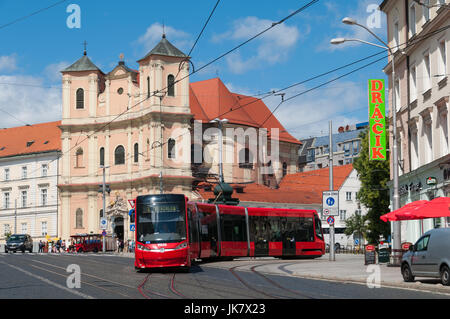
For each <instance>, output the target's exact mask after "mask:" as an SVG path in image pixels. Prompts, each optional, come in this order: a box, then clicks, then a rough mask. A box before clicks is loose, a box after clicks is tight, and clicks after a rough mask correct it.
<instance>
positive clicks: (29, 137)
mask: <svg viewBox="0 0 450 319" xmlns="http://www.w3.org/2000/svg"><path fill="white" fill-rule="evenodd" d="M59 125H61V121H58V122H49V123H43V124H35V125H31V126H21V127H13V128H8V129H2V130H0V158H2V157H10V156H15V155H25V154H34V153H40V152H49V151H60V150H61V130H60V129H59V127H58V126H59Z"/></svg>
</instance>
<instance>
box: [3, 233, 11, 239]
mask: <svg viewBox="0 0 450 319" xmlns="http://www.w3.org/2000/svg"><path fill="white" fill-rule="evenodd" d="M5 236H6V240H8V239H9V237H11V236H12V234H11V232H9V233H6V234H5Z"/></svg>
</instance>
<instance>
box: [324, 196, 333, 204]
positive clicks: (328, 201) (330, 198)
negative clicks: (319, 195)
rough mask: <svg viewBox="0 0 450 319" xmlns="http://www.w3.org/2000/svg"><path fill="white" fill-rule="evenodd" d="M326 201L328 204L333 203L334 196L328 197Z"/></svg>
mask: <svg viewBox="0 0 450 319" xmlns="http://www.w3.org/2000/svg"><path fill="white" fill-rule="evenodd" d="M326 203H327V205H328V206H333V205H334V198H333V197H328V198H327V201H326Z"/></svg>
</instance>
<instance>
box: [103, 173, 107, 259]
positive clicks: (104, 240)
mask: <svg viewBox="0 0 450 319" xmlns="http://www.w3.org/2000/svg"><path fill="white" fill-rule="evenodd" d="M105 170H106V167H105V166H103V217H106V173H105ZM102 246H103V249H102V251H103V252H106V236H103V245H102Z"/></svg>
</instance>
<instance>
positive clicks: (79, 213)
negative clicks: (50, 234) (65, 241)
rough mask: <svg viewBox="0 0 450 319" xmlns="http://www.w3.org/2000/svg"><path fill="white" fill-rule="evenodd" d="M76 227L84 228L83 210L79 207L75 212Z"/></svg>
mask: <svg viewBox="0 0 450 319" xmlns="http://www.w3.org/2000/svg"><path fill="white" fill-rule="evenodd" d="M75 228H77V229H80V228H83V210H82V209H81V208H78V209H77V211H76V213H75Z"/></svg>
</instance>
